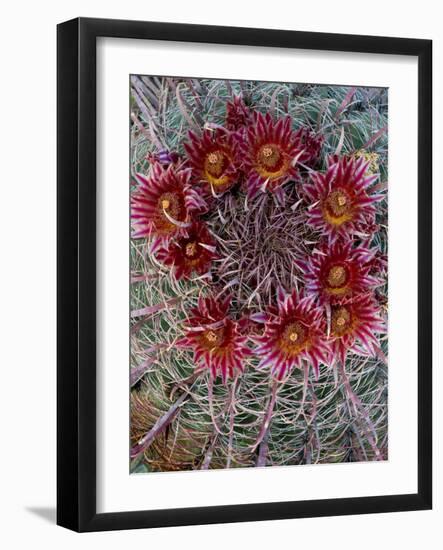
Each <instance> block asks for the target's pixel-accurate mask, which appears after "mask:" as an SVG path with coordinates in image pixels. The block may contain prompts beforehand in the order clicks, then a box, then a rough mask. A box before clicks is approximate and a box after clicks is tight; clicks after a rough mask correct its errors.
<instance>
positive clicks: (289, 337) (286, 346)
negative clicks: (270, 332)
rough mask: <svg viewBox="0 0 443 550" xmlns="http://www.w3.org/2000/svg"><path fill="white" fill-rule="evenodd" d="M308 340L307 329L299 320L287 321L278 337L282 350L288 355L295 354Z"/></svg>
mask: <svg viewBox="0 0 443 550" xmlns="http://www.w3.org/2000/svg"><path fill="white" fill-rule="evenodd" d="M308 341H309V330H308V328H307V327H306V326H304V325H303V324H302V323H300V321H293V322H292V323H289V324H288V325H287V326H286V327H285V329H284V330H283V334H282V335H281V337H280V347H281V349H282V351H284V352H285V353H287V354H289V355H293V354H297V353H299V351H300V350H302V349H303V348H304V347H306V345H307V344H308Z"/></svg>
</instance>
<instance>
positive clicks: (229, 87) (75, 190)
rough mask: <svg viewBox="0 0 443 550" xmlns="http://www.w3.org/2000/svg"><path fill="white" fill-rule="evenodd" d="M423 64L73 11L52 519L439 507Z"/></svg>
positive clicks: (319, 41) (362, 46) (417, 52)
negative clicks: (435, 499) (435, 495)
mask: <svg viewBox="0 0 443 550" xmlns="http://www.w3.org/2000/svg"><path fill="white" fill-rule="evenodd" d="M431 67H432V43H431V41H429V40H415V39H407V38H387V37H371V36H352V35H339V34H320V33H306V32H295V31H285V30H264V29H252V28H236V27H232V28H231V27H229V28H228V27H216V26H214V27H210V26H199V25H182V24H171V23H152V22H138V21H114V20H104V19H83V18H80V19H75V20H72V21H68V22H65V23H62V24H60V25H59V26H58V105H57V107H58V129H57V134H58V169H57V170H58V171H57V178H58V384H57V386H58V387H57V391H58V401H57V403H58V433H57V438H58V440H57V441H58V471H57V479H58V505H57V522H58V524H59V525H62V526H64V527H67V528H69V529H73V530H76V531H100V530H111V529H130V528H146V527H161V526H174V525H188V524H208V523H221V522H239V521H253V520H270V519H284V518H301V517H313V516H326V515H344V514H364V513H374V512H395V511H407V510H420V509H430V508H431V506H432V438H431V436H432V425H431V421H432V418H431V411H432V402H431V395H432V391H431V390H432V385H431V367H432V365H431V360H432V351H431V350H432V295H431V283H432V274H431V273H432V258H431V250H432V245H431V238H432V235H431V227H432V222H431V213H432V209H431V200H432V173H431V166H432V163H431V160H432V159H431V136H432V127H431V102H432V96H431V94H432V86H431V75H432V69H431Z"/></svg>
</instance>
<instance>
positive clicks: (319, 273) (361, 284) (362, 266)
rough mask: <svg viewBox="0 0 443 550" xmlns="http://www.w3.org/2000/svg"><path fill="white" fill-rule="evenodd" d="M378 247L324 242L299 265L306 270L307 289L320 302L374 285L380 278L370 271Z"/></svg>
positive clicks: (353, 294) (352, 295) (349, 295)
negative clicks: (369, 247) (330, 244)
mask: <svg viewBox="0 0 443 550" xmlns="http://www.w3.org/2000/svg"><path fill="white" fill-rule="evenodd" d="M375 253H376V249H368V248H365V247H362V246H360V247H353V245H352V242H351V241H348V242H346V243H341V242H336V243H334V244H333V245H332V246H329V245H327V244H324V245H323V246H321V247H320V248H319V249H318V250H317V252H316V253H314V254H312V255H311V256H310V257H309V259H308V260H307V261H306V262H304V263H299V267H302V268H303V270H304V276H305V282H306V291H307V292H308V293H309V294H313V295H315V296H317V297H318V299H319V301H320V303H321V304H333V303H336V302H339V301H340V300H342V299H352V298H355V297H356V296H359V295H361V294H365V293H368V292H370V291H371V290H372V289H374V288H375V287H376V286H377V285H378V284H379V282H380V281H379V280H378V279H377V278H376V277H374V276H373V275H370V270H371V267H372V263H371V262H372V260H373V258H374V256H375Z"/></svg>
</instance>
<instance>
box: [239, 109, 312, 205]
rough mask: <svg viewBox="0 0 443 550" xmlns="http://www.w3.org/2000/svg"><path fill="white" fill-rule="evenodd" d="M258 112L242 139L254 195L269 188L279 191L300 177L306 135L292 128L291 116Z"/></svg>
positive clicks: (250, 187)
mask: <svg viewBox="0 0 443 550" xmlns="http://www.w3.org/2000/svg"><path fill="white" fill-rule="evenodd" d="M254 115H255V120H254V124H253V125H251V126H249V127H248V129H247V131H246V132H245V136H244V139H240V140H239V145H240V151H241V154H242V159H243V163H244V165H243V168H244V170H245V173H246V176H247V187H248V193H249V196H250V197H254V196H255V195H256V194H257V193H258V192H259V191H260V190H262V191H264V190H265V189H268V190H269V191H272V192H276V191H277V190H278V189H280V188H281V186H282V185H283V184H284V183H286V182H288V181H290V180H292V179H294V178H296V176H297V173H298V171H297V168H296V167H295V164H296V162H297V159H299V158H301V156H302V155H303V144H302V137H301V134H296V133H295V132H294V131H293V130H292V129H291V126H292V119H291V117H285V118H280V119H279V120H278V121H274V120H273V119H272V117H271V115H270V114H268V113H267V114H266V115H262V114H261V113H254Z"/></svg>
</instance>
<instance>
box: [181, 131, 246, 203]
mask: <svg viewBox="0 0 443 550" xmlns="http://www.w3.org/2000/svg"><path fill="white" fill-rule="evenodd" d="M189 139H190V141H189V142H187V143H184V144H183V146H184V148H185V151H186V154H187V156H188V160H189V165H190V166H191V168H192V173H193V175H194V177H195V179H196V181H197V182H199V183H203V184H205V185H206V186H208V187H209V188H210V189H211V191H212V192H213V193H215V194H216V195H219V194H222V193H224V192H225V191H227V190H228V189H230V188H231V187H232V186H233V185H234V184H235V183H237V181H238V178H239V163H238V160H237V156H236V144H235V142H234V139H233V136H232V135H231V134H230V133H229V132H224V131H223V130H220V129H218V130H204V131H203V132H202V135H201V136H200V137H198V136H197V135H195V134H194V133H193V132H189Z"/></svg>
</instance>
